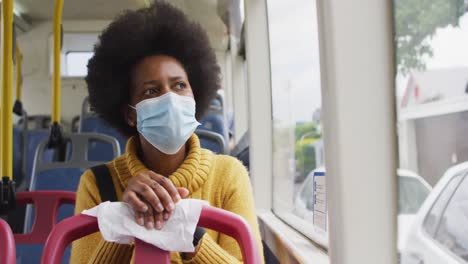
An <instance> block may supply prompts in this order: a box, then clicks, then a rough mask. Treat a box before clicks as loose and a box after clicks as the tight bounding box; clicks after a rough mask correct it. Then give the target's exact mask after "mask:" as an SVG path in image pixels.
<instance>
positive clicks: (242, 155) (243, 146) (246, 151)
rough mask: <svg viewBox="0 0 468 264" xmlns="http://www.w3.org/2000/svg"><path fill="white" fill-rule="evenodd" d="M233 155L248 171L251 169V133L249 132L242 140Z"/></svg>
mask: <svg viewBox="0 0 468 264" xmlns="http://www.w3.org/2000/svg"><path fill="white" fill-rule="evenodd" d="M231 155H232V156H234V157H236V158H237V159H239V160H240V161H241V162H242V164H244V166H245V167H247V169H250V133H249V131H248V130H247V132H245V134H244V135H243V136H242V137H241V138H240V140H239V142H238V143H237V145H236V147H235V148H234V149H233V150H232V152H231Z"/></svg>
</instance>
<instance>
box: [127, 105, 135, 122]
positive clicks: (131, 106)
mask: <svg viewBox="0 0 468 264" xmlns="http://www.w3.org/2000/svg"><path fill="white" fill-rule="evenodd" d="M127 105H128V106H129V107H130V108H132V109H133V110H135V111H136V110H137V109H136V107H134V106H133V105H129V104H127ZM131 125H132V126H134V125H135V124H134V123H133V122H132V124H131Z"/></svg>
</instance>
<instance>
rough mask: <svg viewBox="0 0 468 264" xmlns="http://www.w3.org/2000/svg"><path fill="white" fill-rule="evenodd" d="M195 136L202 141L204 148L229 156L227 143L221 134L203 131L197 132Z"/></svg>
mask: <svg viewBox="0 0 468 264" xmlns="http://www.w3.org/2000/svg"><path fill="white" fill-rule="evenodd" d="M195 134H196V135H197V136H198V138H199V139H200V146H201V147H202V148H206V149H209V150H211V151H213V152H214V153H217V154H228V148H227V146H226V142H225V141H224V138H223V137H222V136H221V135H220V134H218V133H214V132H211V131H207V130H203V129H197V130H195Z"/></svg>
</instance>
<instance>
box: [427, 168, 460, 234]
mask: <svg viewBox="0 0 468 264" xmlns="http://www.w3.org/2000/svg"><path fill="white" fill-rule="evenodd" d="M461 178H462V175H457V176H455V177H453V178H452V180H451V181H450V182H449V183H448V184H447V186H446V187H445V188H444V190H443V191H442V192H441V194H440V195H439V197H438V198H437V200H436V201H435V203H434V205H433V206H432V208H431V210H430V212H429V213H428V214H427V216H426V219H425V220H424V230H425V231H426V232H427V233H428V234H429V235H431V236H433V235H434V234H435V231H436V229H437V225H438V223H439V220H440V216H441V215H442V212H443V211H444V209H445V206H446V205H447V202H448V201H449V200H450V198H451V197H452V194H453V192H454V191H455V189H456V188H457V186H458V183H459V182H460V180H461Z"/></svg>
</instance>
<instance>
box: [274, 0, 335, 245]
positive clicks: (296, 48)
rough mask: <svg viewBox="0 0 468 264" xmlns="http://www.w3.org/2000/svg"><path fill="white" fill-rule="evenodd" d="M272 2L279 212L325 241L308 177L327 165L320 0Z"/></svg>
mask: <svg viewBox="0 0 468 264" xmlns="http://www.w3.org/2000/svg"><path fill="white" fill-rule="evenodd" d="M267 7H268V20H269V36H270V54H271V57H270V60H271V74H272V76H271V80H272V105H273V108H272V112H273V159H274V162H273V164H274V165H273V166H274V167H273V177H274V179H273V182H274V186H273V207H274V212H275V213H276V214H277V215H278V216H279V217H281V218H282V219H283V220H285V221H287V222H288V223H289V224H290V225H291V226H293V227H295V228H296V229H298V230H299V231H300V232H302V233H303V234H305V235H307V236H308V237H309V238H311V239H312V240H314V241H316V242H317V243H319V244H322V245H323V244H326V242H325V241H327V240H328V238H327V237H328V236H327V234H326V231H325V230H319V229H317V228H316V227H315V226H314V224H313V211H312V210H311V209H312V206H311V205H312V204H311V203H312V201H313V180H309V178H311V177H313V176H312V174H313V173H312V171H313V170H314V169H316V168H319V167H323V166H324V159H323V156H324V155H323V143H322V125H321V106H322V104H321V86H320V61H319V59H320V57H319V43H318V26H317V9H316V3H315V1H314V0H293V1H283V0H268V1H267ZM300 190H302V191H301V192H300ZM299 192H300V195H299Z"/></svg>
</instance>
